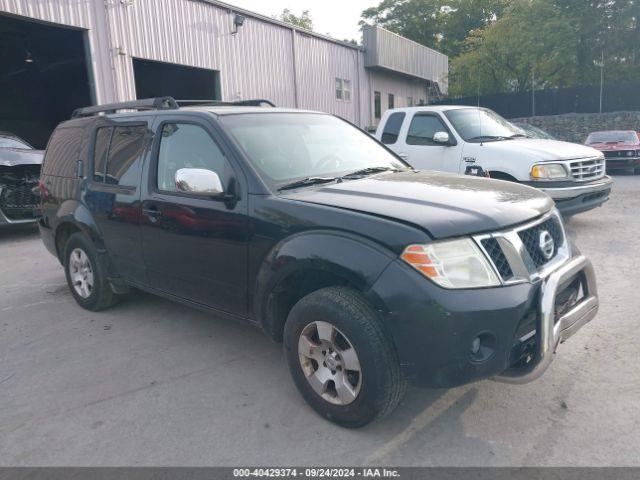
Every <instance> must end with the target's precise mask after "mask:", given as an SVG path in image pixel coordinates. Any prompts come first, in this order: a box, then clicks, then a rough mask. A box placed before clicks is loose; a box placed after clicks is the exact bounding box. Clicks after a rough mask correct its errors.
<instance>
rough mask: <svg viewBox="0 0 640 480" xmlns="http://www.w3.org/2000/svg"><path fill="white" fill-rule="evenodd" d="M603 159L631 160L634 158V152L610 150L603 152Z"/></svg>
mask: <svg viewBox="0 0 640 480" xmlns="http://www.w3.org/2000/svg"><path fill="white" fill-rule="evenodd" d="M604 156H605V158H631V157H635V156H636V151H635V150H612V151H609V152H604Z"/></svg>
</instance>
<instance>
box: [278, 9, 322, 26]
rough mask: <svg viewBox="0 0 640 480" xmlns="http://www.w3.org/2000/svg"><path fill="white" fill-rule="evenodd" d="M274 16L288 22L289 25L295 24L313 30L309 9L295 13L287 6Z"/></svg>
mask: <svg viewBox="0 0 640 480" xmlns="http://www.w3.org/2000/svg"><path fill="white" fill-rule="evenodd" d="M275 18H277V19H278V20H281V21H283V22H286V23H290V24H291V25H295V26H296V27H299V28H304V29H305V30H313V20H312V19H311V16H310V15H309V10H303V11H302V14H300V15H296V14H295V13H293V12H292V11H291V10H289V9H288V8H285V9H284V10H282V13H281V14H280V15H278V16H277V17H275Z"/></svg>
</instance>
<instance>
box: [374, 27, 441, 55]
mask: <svg viewBox="0 0 640 480" xmlns="http://www.w3.org/2000/svg"><path fill="white" fill-rule="evenodd" d="M363 28H376V29H378V30H384V31H385V32H387V33H390V34H391V35H395V36H396V37H398V38H401V39H402V40H404V41H405V42H409V43H413V44H414V45H417V46H418V47H421V48H426V49H427V50H430V51H432V52H433V53H437V54H438V55H442V56H443V57H447V59H448V58H449V56H448V55H447V54H446V53H442V52H440V51H438V50H436V49H434V48H431V47H427V46H426V45H423V44H422V43H418V42H416V41H415V40H411V39H410V38H407V37H403V36H402V35H400V34H399V33H396V32H392V31H391V30H387V29H386V28H382V27H381V26H380V25H376V24H373V25H372V24H369V23H367V24H365V25H364V26H363Z"/></svg>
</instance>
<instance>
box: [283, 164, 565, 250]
mask: <svg viewBox="0 0 640 480" xmlns="http://www.w3.org/2000/svg"><path fill="white" fill-rule="evenodd" d="M281 196H282V197H283V198H288V199H290V200H296V201H301V202H308V203H315V204H320V205H327V206H332V207H337V208H344V209H348V210H354V211H358V212H363V213H369V214H372V215H377V216H381V217H386V218H391V219H397V220H400V221H402V222H404V223H410V224H413V225H415V226H417V227H419V228H421V229H423V230H425V231H427V232H428V233H429V234H430V235H431V236H432V237H433V238H437V239H439V238H447V237H455V236H460V235H468V234H475V233H480V232H487V231H494V230H499V229H502V228H505V227H508V226H510V225H514V224H517V223H522V222H525V221H527V220H531V219H532V218H535V217H537V216H539V215H542V214H543V213H546V212H547V211H549V210H550V209H551V208H552V207H553V200H551V199H550V198H549V197H548V196H547V195H545V194H544V193H542V192H540V191H539V190H536V189H535V188H531V187H526V186H523V185H519V184H517V183H512V182H505V181H502V180H490V179H486V178H478V177H472V176H465V175H452V174H447V173H441V172H399V173H383V174H379V175H375V176H371V177H366V178H363V179H359V180H345V181H343V182H342V183H335V184H330V185H323V186H319V187H306V188H301V189H298V190H295V191H294V190H292V191H288V192H283V193H282V195H281Z"/></svg>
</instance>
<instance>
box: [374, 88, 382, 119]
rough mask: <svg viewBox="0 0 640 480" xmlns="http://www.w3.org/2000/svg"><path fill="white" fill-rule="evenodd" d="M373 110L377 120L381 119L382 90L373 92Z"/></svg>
mask: <svg viewBox="0 0 640 480" xmlns="http://www.w3.org/2000/svg"><path fill="white" fill-rule="evenodd" d="M373 111H374V116H375V118H376V119H377V120H380V117H381V116H382V101H381V99H380V92H373Z"/></svg>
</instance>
